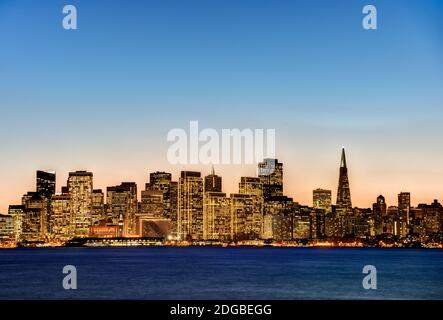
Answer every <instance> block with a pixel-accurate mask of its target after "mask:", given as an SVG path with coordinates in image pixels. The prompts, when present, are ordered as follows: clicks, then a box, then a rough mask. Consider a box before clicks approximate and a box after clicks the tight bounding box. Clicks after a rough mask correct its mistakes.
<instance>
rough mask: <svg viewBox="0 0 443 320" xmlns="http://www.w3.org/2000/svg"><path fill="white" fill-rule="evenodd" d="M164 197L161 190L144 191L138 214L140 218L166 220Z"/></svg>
mask: <svg viewBox="0 0 443 320" xmlns="http://www.w3.org/2000/svg"><path fill="white" fill-rule="evenodd" d="M163 195H164V193H163V191H160V190H145V191H142V194H141V202H140V212H139V213H138V216H143V217H149V218H165V215H164V207H163Z"/></svg>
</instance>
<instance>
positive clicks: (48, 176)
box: [37, 170, 55, 199]
mask: <svg viewBox="0 0 443 320" xmlns="http://www.w3.org/2000/svg"><path fill="white" fill-rule="evenodd" d="M37 192H38V193H40V194H41V195H43V196H45V197H46V198H47V199H51V197H52V195H53V194H55V172H54V171H40V170H39V171H37Z"/></svg>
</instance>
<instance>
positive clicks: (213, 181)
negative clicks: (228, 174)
mask: <svg viewBox="0 0 443 320" xmlns="http://www.w3.org/2000/svg"><path fill="white" fill-rule="evenodd" d="M209 191H211V192H221V191H222V178H221V177H220V176H218V175H216V174H215V171H214V167H212V171H211V174H210V175H207V176H206V177H205V192H209Z"/></svg>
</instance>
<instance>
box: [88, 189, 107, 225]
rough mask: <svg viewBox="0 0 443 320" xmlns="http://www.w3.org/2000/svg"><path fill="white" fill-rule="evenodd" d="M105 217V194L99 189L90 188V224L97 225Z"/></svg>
mask: <svg viewBox="0 0 443 320" xmlns="http://www.w3.org/2000/svg"><path fill="white" fill-rule="evenodd" d="M105 218H106V215H105V195H104V193H103V191H102V190H101V189H94V190H92V214H91V225H97V224H99V222H100V221H102V220H103V219H105Z"/></svg>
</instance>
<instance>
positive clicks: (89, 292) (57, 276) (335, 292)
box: [0, 247, 443, 299]
mask: <svg viewBox="0 0 443 320" xmlns="http://www.w3.org/2000/svg"><path fill="white" fill-rule="evenodd" d="M68 264H71V265H75V266H76V267H77V272H78V289H77V290H64V289H63V287H62V280H63V277H64V276H65V275H64V274H63V273H62V269H63V266H65V265H68ZM367 264H371V265H375V266H376V267H377V271H378V289H377V290H364V289H363V287H362V279H363V277H364V275H363V274H362V268H363V266H364V265H367ZM0 299H443V251H442V250H420V249H365V248H358V249H351V248H342V249H340V248H336V249H330V248H327V249H323V248H210V247H201V248H100V249H97V248H58V249H13V250H0Z"/></svg>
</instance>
